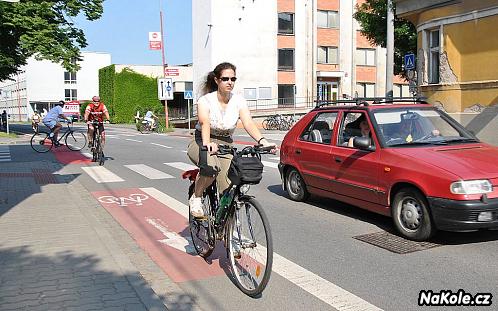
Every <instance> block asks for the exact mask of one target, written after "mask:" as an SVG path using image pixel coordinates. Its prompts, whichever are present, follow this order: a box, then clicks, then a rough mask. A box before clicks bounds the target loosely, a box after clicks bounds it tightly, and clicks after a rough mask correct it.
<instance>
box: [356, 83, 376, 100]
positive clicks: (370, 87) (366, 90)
mask: <svg viewBox="0 0 498 311" xmlns="http://www.w3.org/2000/svg"><path fill="white" fill-rule="evenodd" d="M356 92H358V97H375V83H357V84H356Z"/></svg>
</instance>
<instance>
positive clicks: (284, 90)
mask: <svg viewBox="0 0 498 311" xmlns="http://www.w3.org/2000/svg"><path fill="white" fill-rule="evenodd" d="M289 105H294V85H293V84H279V85H278V106H279V107H281V106H289Z"/></svg>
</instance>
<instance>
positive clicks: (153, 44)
mask: <svg viewBox="0 0 498 311" xmlns="http://www.w3.org/2000/svg"><path fill="white" fill-rule="evenodd" d="M160 49H161V41H149V50H160Z"/></svg>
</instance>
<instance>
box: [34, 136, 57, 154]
mask: <svg viewBox="0 0 498 311" xmlns="http://www.w3.org/2000/svg"><path fill="white" fill-rule="evenodd" d="M49 135H50V134H49V133H47V132H38V133H34V134H33V136H31V142H30V143H31V148H33V150H34V151H36V152H38V153H45V152H48V151H49V150H50V149H52V146H53V142H52V140H51V139H50V137H49Z"/></svg>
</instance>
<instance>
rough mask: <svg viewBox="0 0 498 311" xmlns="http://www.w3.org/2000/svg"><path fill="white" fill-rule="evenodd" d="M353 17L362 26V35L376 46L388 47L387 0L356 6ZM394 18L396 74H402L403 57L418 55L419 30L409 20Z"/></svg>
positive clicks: (377, 0)
mask: <svg viewBox="0 0 498 311" xmlns="http://www.w3.org/2000/svg"><path fill="white" fill-rule="evenodd" d="M356 9H357V11H356V12H355V13H354V15H353V17H354V18H355V19H356V20H357V21H358V23H359V24H360V26H361V28H362V29H361V33H362V34H363V35H364V36H365V37H366V38H367V39H368V40H369V41H370V43H372V44H374V45H380V46H382V47H386V41H387V0H366V1H365V2H364V3H363V4H361V5H357V6H356ZM392 9H393V11H394V14H395V18H394V73H395V74H402V75H404V72H403V68H402V65H403V57H404V55H405V54H407V53H414V54H417V29H416V28H415V26H414V25H413V24H412V23H411V22H410V21H407V20H404V19H402V18H398V17H396V10H395V8H394V7H393V8H392Z"/></svg>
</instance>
